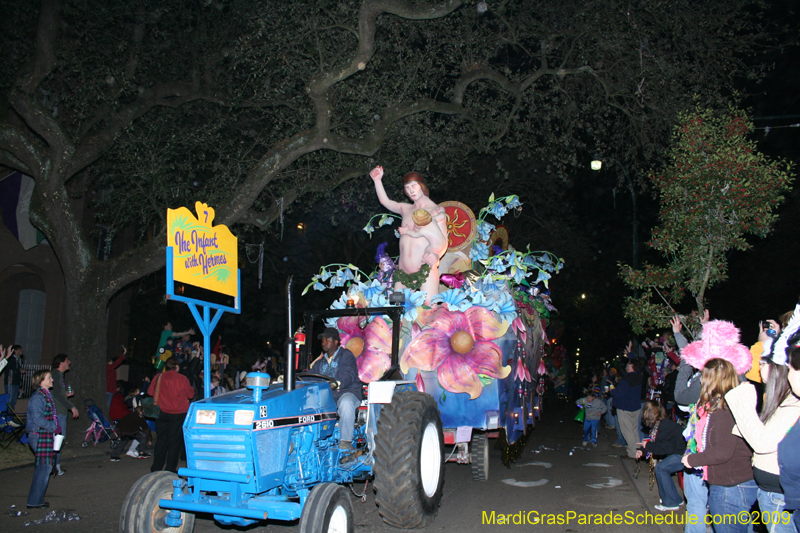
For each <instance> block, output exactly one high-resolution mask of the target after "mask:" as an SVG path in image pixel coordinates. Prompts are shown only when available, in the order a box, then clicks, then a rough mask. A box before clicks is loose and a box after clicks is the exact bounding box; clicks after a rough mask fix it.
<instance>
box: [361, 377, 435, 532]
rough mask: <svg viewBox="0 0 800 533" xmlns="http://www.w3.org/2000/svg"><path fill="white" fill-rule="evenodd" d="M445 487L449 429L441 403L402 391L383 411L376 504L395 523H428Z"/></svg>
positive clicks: (377, 439) (377, 438) (386, 519)
mask: <svg viewBox="0 0 800 533" xmlns="http://www.w3.org/2000/svg"><path fill="white" fill-rule="evenodd" d="M443 486H444V433H443V431H442V420H441V418H440V416H439V409H438V408H437V407H436V402H435V401H434V399H433V398H432V397H431V396H430V395H429V394H425V393H422V392H410V391H408V392H399V393H397V394H395V395H394V397H393V398H392V403H391V404H389V405H386V406H384V407H383V409H382V410H381V415H380V419H379V420H378V428H377V434H376V435H375V491H376V494H375V503H376V504H377V505H378V514H380V515H381V517H382V518H383V521H384V522H386V523H387V524H389V525H390V526H394V527H399V528H403V529H412V528H419V527H425V526H427V525H428V524H430V523H431V522H433V519H434V518H435V516H436V513H437V511H438V510H439V502H440V501H441V499H442V487H443Z"/></svg>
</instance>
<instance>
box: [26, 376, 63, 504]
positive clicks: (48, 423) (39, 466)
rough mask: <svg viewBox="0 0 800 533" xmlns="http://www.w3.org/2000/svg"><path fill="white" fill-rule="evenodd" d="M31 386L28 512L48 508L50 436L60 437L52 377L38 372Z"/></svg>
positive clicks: (51, 461) (52, 454) (52, 456)
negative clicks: (32, 457)
mask: <svg viewBox="0 0 800 533" xmlns="http://www.w3.org/2000/svg"><path fill="white" fill-rule="evenodd" d="M31 385H33V388H35V389H36V392H34V393H33V395H32V396H31V399H30V400H29V401H28V422H27V426H26V430H27V432H28V443H29V444H30V447H31V449H32V450H33V453H34V455H35V456H36V470H34V471H33V480H32V481H31V489H30V491H29V492H28V509H42V508H44V507H50V504H49V503H47V502H46V501H44V494H45V492H47V485H48V483H49V482H50V471H51V470H52V469H53V464H54V463H55V458H56V452H55V451H54V450H53V436H54V435H58V434H60V433H61V428H60V427H59V426H58V422H57V421H56V405H55V403H54V402H53V397H52V395H51V394H50V389H51V388H52V387H53V376H52V375H50V371H49V370H40V371H38V372H36V374H34V375H33V380H32V383H31Z"/></svg>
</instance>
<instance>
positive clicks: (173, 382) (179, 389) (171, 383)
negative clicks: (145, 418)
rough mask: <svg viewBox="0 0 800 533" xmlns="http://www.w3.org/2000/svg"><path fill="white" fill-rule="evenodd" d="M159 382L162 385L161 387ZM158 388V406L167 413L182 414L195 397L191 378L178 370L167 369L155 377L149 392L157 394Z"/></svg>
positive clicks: (151, 394)
mask: <svg viewBox="0 0 800 533" xmlns="http://www.w3.org/2000/svg"><path fill="white" fill-rule="evenodd" d="M159 383H161V387H160V388H159V385H158V384H159ZM156 389H158V400H157V401H158V407H159V409H161V411H162V412H164V413H167V414H173V415H176V414H181V413H185V412H186V411H188V410H189V400H191V399H192V398H194V388H193V387H192V385H191V384H190V383H189V379H188V378H187V377H186V376H184V375H183V374H179V373H178V371H177V370H167V371H166V372H164V373H163V374H159V375H157V376H156V377H154V378H153V381H152V383H150V388H149V389H148V390H147V394H149V395H150V396H153V397H155V396H156Z"/></svg>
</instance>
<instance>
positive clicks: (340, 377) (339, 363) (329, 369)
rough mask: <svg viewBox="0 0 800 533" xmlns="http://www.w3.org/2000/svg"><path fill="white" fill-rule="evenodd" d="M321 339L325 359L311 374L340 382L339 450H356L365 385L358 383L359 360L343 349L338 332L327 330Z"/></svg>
mask: <svg viewBox="0 0 800 533" xmlns="http://www.w3.org/2000/svg"><path fill="white" fill-rule="evenodd" d="M317 338H318V339H322V355H321V356H320V357H319V358H318V359H317V360H316V361H315V362H314V364H313V365H312V366H311V372H313V373H315V374H322V375H325V376H328V377H331V378H333V379H335V380H336V381H337V382H338V385H339V386H338V387H337V388H336V390H334V391H333V397H334V399H335V400H336V406H337V410H338V412H339V431H340V432H341V439H340V440H339V448H340V449H342V450H352V449H353V446H352V444H351V443H352V440H353V430H354V429H355V422H356V409H358V406H359V405H360V404H361V400H360V398H361V382H360V381H359V380H358V365H356V357H355V356H354V355H353V352H351V351H350V350H348V349H347V348H343V347H342V346H339V332H338V331H337V330H336V328H325V331H323V332H322V333H320V334H319V335H317ZM350 457H353V455H352V454H351V455H350Z"/></svg>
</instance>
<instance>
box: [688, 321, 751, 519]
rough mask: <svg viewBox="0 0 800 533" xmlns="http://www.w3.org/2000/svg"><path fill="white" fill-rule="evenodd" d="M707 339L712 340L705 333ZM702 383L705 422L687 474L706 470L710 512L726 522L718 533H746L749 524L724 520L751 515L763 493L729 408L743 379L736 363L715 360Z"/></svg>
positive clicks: (705, 370)
mask: <svg viewBox="0 0 800 533" xmlns="http://www.w3.org/2000/svg"><path fill="white" fill-rule="evenodd" d="M703 335H704V337H707V335H706V332H705V330H704V333H703ZM737 340H738V339H737ZM745 350H747V349H746V348H745ZM747 356H748V357H749V352H747ZM700 379H701V389H700V399H699V401H698V409H697V411H698V414H699V421H698V422H697V425H696V427H695V433H694V440H695V441H696V450H697V453H689V454H688V455H685V456H684V457H683V464H684V466H686V467H687V468H700V467H702V468H703V479H704V480H706V481H707V482H708V485H709V491H708V507H709V511H710V513H711V514H712V515H716V516H719V517H720V520H719V521H720V522H723V523H721V524H719V525H717V520H716V519H715V521H714V524H715V525H714V531H715V533H729V532H736V531H739V532H742V533H745V532H747V531H748V523H747V521H744V523H742V522H739V521H738V520H732V521H726V520H721V519H722V517H724V516H729V517H730V516H737V515H739V513H740V512H744V514H747V513H749V512H750V508H751V507H752V506H753V504H754V503H755V501H756V497H757V492H758V486H757V485H756V482H755V481H754V480H753V469H752V467H751V466H750V463H751V460H752V457H753V453H752V452H751V451H750V448H749V447H748V446H747V443H746V442H745V441H744V439H742V438H741V437H739V436H737V435H734V434H733V433H732V430H733V425H734V420H733V415H732V414H731V412H730V410H729V409H728V407H727V405H726V404H725V395H726V394H727V393H728V392H729V391H731V390H733V389H734V388H735V387H736V386H737V385H739V376H738V375H737V373H736V369H735V368H734V366H733V365H732V364H731V363H729V362H728V361H726V360H725V359H718V358H715V359H711V360H709V361H708V362H707V363H706V364H705V366H703V374H702V377H701V378H700ZM739 516H742V515H739ZM731 522H733V523H731Z"/></svg>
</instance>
